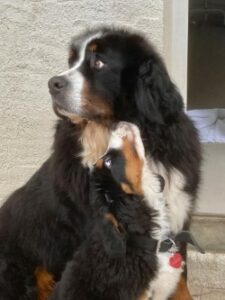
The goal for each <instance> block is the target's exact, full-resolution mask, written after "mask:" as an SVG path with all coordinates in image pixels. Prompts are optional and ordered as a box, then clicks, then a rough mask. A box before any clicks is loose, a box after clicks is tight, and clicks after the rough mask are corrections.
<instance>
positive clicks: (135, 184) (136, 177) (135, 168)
mask: <svg viewBox="0 0 225 300" xmlns="http://www.w3.org/2000/svg"><path fill="white" fill-rule="evenodd" d="M123 141H124V142H123V148H122V151H123V154H124V157H125V160H126V166H125V176H126V179H127V181H128V182H129V183H130V185H131V189H132V190H133V193H135V194H137V195H143V188H142V171H143V165H144V162H143V160H142V159H141V158H140V157H139V156H138V154H137V151H136V149H135V147H134V144H133V141H130V140H129V139H128V138H126V137H125V138H123Z"/></svg>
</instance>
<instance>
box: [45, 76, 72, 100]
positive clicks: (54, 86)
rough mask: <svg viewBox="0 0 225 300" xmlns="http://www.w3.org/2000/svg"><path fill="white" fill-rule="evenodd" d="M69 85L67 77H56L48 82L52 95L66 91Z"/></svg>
mask: <svg viewBox="0 0 225 300" xmlns="http://www.w3.org/2000/svg"><path fill="white" fill-rule="evenodd" d="M67 85H68V80H67V79H66V78H65V76H54V77H52V78H51V79H50V80H49V82H48V87H49V91H50V94H52V95H56V94H58V93H61V92H63V91H64V90H65V88H66V86H67Z"/></svg>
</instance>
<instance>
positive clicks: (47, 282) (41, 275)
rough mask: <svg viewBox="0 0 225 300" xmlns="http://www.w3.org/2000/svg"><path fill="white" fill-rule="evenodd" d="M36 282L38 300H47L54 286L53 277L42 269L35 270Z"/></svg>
mask: <svg viewBox="0 0 225 300" xmlns="http://www.w3.org/2000/svg"><path fill="white" fill-rule="evenodd" d="M35 277H36V281H37V289H38V300H48V299H50V297H51V294H52V292H53V288H54V285H55V281H54V277H53V275H52V274H51V273H49V272H48V271H47V270H46V269H45V268H44V267H37V268H36V270H35Z"/></svg>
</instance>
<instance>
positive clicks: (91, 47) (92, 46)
mask: <svg viewBox="0 0 225 300" xmlns="http://www.w3.org/2000/svg"><path fill="white" fill-rule="evenodd" d="M88 49H89V50H90V51H91V52H96V51H97V49H98V45H97V44H96V43H95V42H93V43H91V44H90V45H89V47H88Z"/></svg>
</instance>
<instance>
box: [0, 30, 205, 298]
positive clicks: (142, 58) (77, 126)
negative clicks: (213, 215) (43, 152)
mask: <svg viewBox="0 0 225 300" xmlns="http://www.w3.org/2000/svg"><path fill="white" fill-rule="evenodd" d="M69 66H70V68H69V70H68V71H67V72H65V73H62V74H60V76H56V77H53V78H52V79H51V80H50V81H49V89H50V93H51V95H52V98H53V106H54V110H55V112H56V113H57V115H59V116H60V118H61V120H60V121H59V122H58V125H57V128H56V134H55V142H54V148H53V153H52V155H51V157H50V158H49V160H47V161H46V162H45V163H44V164H43V166H42V167H41V168H40V170H39V171H37V173H36V174H35V175H34V176H33V177H32V178H31V179H30V180H29V181H28V183H27V184H26V185H24V186H23V187H22V188H20V189H19V190H17V191H16V192H15V193H14V194H12V195H11V196H10V198H9V199H8V200H7V201H6V203H5V204H4V205H3V207H2V208H1V210H0V299H1V300H2V299H7V300H14V299H17V300H18V299H35V297H36V294H37V286H36V282H37V278H36V276H35V274H36V275H37V272H36V270H37V268H40V267H44V268H45V269H46V270H47V271H48V272H50V273H52V274H53V275H52V276H54V279H55V280H56V281H57V280H58V279H59V278H60V277H61V274H62V271H63V269H64V267H65V264H66V262H67V261H68V260H70V259H71V258H72V255H73V253H74V250H76V249H77V247H78V246H79V245H80V243H81V241H82V239H83V235H84V232H83V230H84V227H85V226H84V225H85V224H86V221H87V219H88V218H89V213H90V206H89V192H88V190H89V169H88V167H90V166H92V164H94V163H95V162H96V160H97V159H98V158H99V157H100V156H101V155H102V154H103V153H104V152H105V150H106V147H107V145H108V140H109V136H110V130H111V126H112V124H113V123H115V122H118V121H121V120H122V121H129V122H132V123H135V124H137V125H138V127H139V128H140V130H141V135H142V139H143V142H144V146H145V150H146V153H147V154H148V153H151V159H150V160H149V164H150V165H151V168H152V169H154V170H155V172H156V173H160V174H161V175H162V176H163V177H164V178H165V181H166V182H165V189H164V191H165V197H166V200H167V206H168V218H169V219H170V224H171V228H172V230H173V232H174V233H177V232H179V231H180V230H181V229H182V228H184V227H187V226H188V224H189V220H190V215H191V213H192V210H193V206H194V200H195V198H196V195H197V190H198V184H199V168H200V162H201V155H200V146H199V141H198V136H197V133H196V130H195V128H194V126H193V124H192V123H191V121H190V120H189V119H188V117H187V116H186V114H185V112H184V109H183V102H182V99H181V96H180V94H179V92H178V91H177V89H176V87H175V86H174V84H173V83H172V82H171V80H170V78H169V76H168V73H167V71H166V68H165V66H164V63H163V62H162V60H161V58H160V57H159V55H158V54H157V53H156V51H155V50H154V48H153V47H152V46H151V45H150V44H149V43H148V42H147V41H146V40H145V39H144V38H143V37H141V36H140V35H137V34H133V33H129V32H127V31H124V30H116V29H104V28H103V29H98V30H95V31H91V32H86V33H84V34H82V35H80V36H78V37H77V38H74V39H73V40H72V43H71V47H70V56H69ZM38 282H39V280H38Z"/></svg>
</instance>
